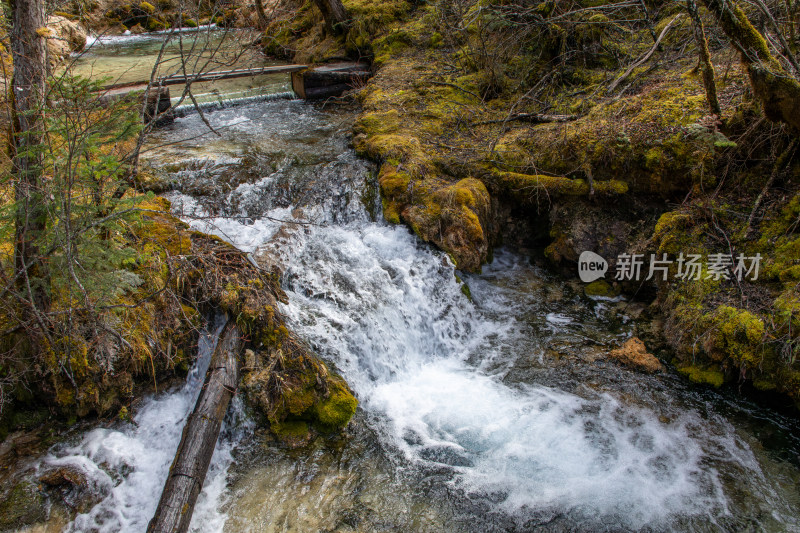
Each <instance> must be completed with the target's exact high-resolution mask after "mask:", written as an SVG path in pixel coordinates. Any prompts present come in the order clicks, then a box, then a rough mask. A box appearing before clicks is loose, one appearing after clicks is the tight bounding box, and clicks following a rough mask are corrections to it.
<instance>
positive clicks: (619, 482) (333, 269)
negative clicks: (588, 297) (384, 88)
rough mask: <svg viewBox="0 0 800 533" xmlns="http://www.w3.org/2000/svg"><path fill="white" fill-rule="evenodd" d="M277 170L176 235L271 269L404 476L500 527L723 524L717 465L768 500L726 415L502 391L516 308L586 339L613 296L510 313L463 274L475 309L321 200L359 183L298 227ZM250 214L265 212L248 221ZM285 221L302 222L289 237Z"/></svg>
mask: <svg viewBox="0 0 800 533" xmlns="http://www.w3.org/2000/svg"><path fill="white" fill-rule="evenodd" d="M238 112H239V113H247V111H246V110H240V111H238ZM309 113H310V114H311V115H313V112H310V111H309ZM233 118H235V114H234V115H226V116H224V117H219V119H218V120H219V121H220V122H222V121H224V120H232V119H233ZM262 118H263V117H255V120H252V121H248V122H246V127H247V128H248V131H247V132H246V133H245V137H246V136H248V135H254V133H252V131H253V129H257V128H259V127H260V126H261V127H264V123H263V122H261V120H262ZM306 118H307V116H304V115H301V116H300V117H298V120H300V121H304V120H306ZM243 124H245V123H243ZM267 127H271V126H269V125H268V124H267ZM245 142H246V141H245ZM324 168H325V169H328V167H324ZM328 170H329V169H328ZM328 170H324V172H328ZM334 170H335V169H334ZM281 172H282V171H277V172H275V174H271V175H266V176H264V177H262V179H261V180H260V181H258V182H254V183H252V184H244V185H241V186H239V187H238V188H237V189H236V190H235V191H234V192H233V193H231V194H230V195H228V198H227V205H229V206H231V207H232V209H233V210H232V212H236V209H237V208H235V207H233V206H234V205H238V206H239V208H240V209H241V210H240V211H239V214H240V215H242V216H241V217H239V218H224V217H212V218H205V217H204V218H200V219H189V222H190V224H192V225H193V226H194V227H196V228H198V229H201V230H204V231H211V232H212V233H216V234H217V235H220V236H222V237H224V238H226V239H228V240H230V241H231V242H233V243H234V244H235V245H237V246H238V247H240V248H242V249H244V250H246V251H250V252H254V253H256V255H258V252H259V251H261V250H266V251H267V252H268V253H269V255H270V256H271V257H273V258H279V260H280V266H281V267H282V269H283V277H282V282H283V286H284V288H285V290H286V291H287V293H288V294H289V302H290V303H289V305H288V306H286V307H285V308H284V312H285V313H286V314H287V316H288V317H289V319H290V322H291V325H292V327H293V329H294V330H295V331H297V332H298V333H300V334H301V335H302V336H304V337H305V338H306V339H308V340H309V341H310V342H311V343H312V345H313V346H314V348H315V349H316V350H317V351H319V352H320V353H321V354H323V355H325V356H327V357H328V358H330V359H331V360H333V361H334V362H335V363H336V365H337V366H338V368H339V370H340V371H341V372H342V373H343V374H344V375H345V377H346V378H347V380H348V382H349V383H350V384H351V385H352V387H353V388H354V390H355V391H356V393H357V395H358V397H359V400H360V402H361V406H362V408H363V409H365V410H366V412H367V413H368V419H369V420H370V421H371V424H372V425H373V426H374V427H375V428H377V430H378V434H379V435H380V438H381V440H382V441H383V443H384V445H385V446H386V448H387V450H388V451H389V453H390V454H392V453H393V454H396V456H397V457H398V465H399V466H400V467H401V468H406V467H408V466H409V465H411V467H412V468H417V469H421V470H422V471H424V470H425V469H429V468H430V469H434V471H438V472H440V471H441V469H442V468H444V469H446V471H447V472H449V475H448V476H447V479H448V481H447V483H448V484H449V486H450V487H451V488H452V490H454V491H456V493H463V494H465V495H467V496H468V497H470V498H479V499H480V498H488V499H489V500H490V501H492V502H494V503H493V505H495V507H496V508H497V509H502V510H504V512H507V513H510V514H512V515H520V516H523V517H524V516H530V515H541V514H542V513H545V514H547V513H550V514H552V515H561V516H564V515H566V516H569V517H570V519H571V520H574V521H575V523H578V522H579V523H583V524H586V523H589V524H596V525H598V527H599V526H600V525H601V524H602V525H608V524H611V525H616V526H619V525H624V526H626V527H631V528H639V527H643V526H646V525H653V526H656V527H671V526H667V524H670V525H674V524H675V523H677V522H675V521H676V520H678V521H681V520H682V521H683V522H680V523H682V524H684V526H682V527H686V526H685V524H686V523H687V520H688V521H689V522H691V520H693V519H694V518H698V517H699V520H700V523H703V524H708V523H715V521H716V520H717V519H718V518H719V517H724V516H726V515H728V514H729V506H730V501H729V497H728V495H727V493H726V489H725V486H724V483H723V479H722V477H723V476H722V475H721V474H720V469H721V468H723V467H724V468H727V469H731V468H733V469H738V470H737V472H738V473H739V474H740V475H742V476H744V477H746V478H748V479H749V480H751V481H752V483H751V485H749V486H748V489H747V490H748V491H750V492H751V493H752V494H756V495H757V496H756V497H757V498H760V499H761V501H777V500H778V499H780V498H779V497H778V496H777V495H776V493H775V492H774V491H773V490H772V488H771V487H770V483H768V482H766V481H765V479H764V476H763V474H762V473H761V470H760V466H759V462H758V460H756V458H755V457H754V455H753V453H752V451H751V450H750V448H749V446H748V445H747V443H746V442H745V441H744V440H742V439H741V438H740V437H739V436H737V434H736V431H735V430H734V429H733V427H732V426H731V425H730V424H729V423H727V422H726V421H725V420H724V419H719V418H715V419H713V420H709V419H708V414H705V415H703V416H701V414H700V413H698V412H696V411H694V410H692V409H684V408H679V409H675V410H673V411H674V412H671V416H670V417H660V416H659V413H657V412H655V411H654V410H652V409H649V408H648V407H646V406H644V405H636V404H634V403H633V402H631V401H629V400H625V399H624V398H623V396H622V395H619V394H616V393H614V392H613V391H611V392H610V391H608V390H594V389H591V388H589V387H582V388H581V389H580V390H579V391H570V392H567V391H565V390H560V389H559V388H557V387H553V386H545V385H542V384H537V383H535V382H533V383H531V382H526V383H513V382H508V381H507V380H506V379H505V374H506V371H507V370H508V365H505V366H504V365H492V364H489V362H496V361H502V360H503V359H504V358H509V357H510V359H511V362H510V363H509V364H513V362H514V361H516V360H521V359H524V358H525V357H528V356H533V357H535V358H537V359H538V360H540V361H542V355H541V350H540V349H539V348H536V349H537V350H539V351H538V353H535V354H526V353H519V350H520V346H523V347H525V346H528V345H526V344H525V343H524V342H521V338H520V337H521V336H522V335H525V334H526V333H525V332H526V331H527V330H525V329H524V328H523V327H522V325H521V323H520V318H519V317H520V316H521V315H522V314H524V313H525V312H528V313H530V312H532V311H531V310H532V309H533V312H541V314H542V315H543V318H544V320H543V322H544V323H543V329H542V330H541V331H543V332H544V334H546V335H552V336H557V335H562V336H564V335H574V336H576V337H577V338H583V337H582V335H584V333H583V332H582V331H581V327H582V322H583V321H584V320H585V319H586V317H587V313H588V316H591V317H592V318H594V319H596V320H601V319H604V317H605V316H606V314H608V313H609V312H610V309H611V306H612V304H614V303H616V302H619V299H618V298H617V299H609V300H607V301H606V300H604V301H602V302H597V301H595V302H594V307H593V308H592V309H590V310H588V311H587V309H586V305H587V304H582V303H577V304H574V303H572V304H569V303H564V304H557V305H555V306H554V307H555V308H554V309H552V310H546V309H544V308H543V307H540V308H537V307H536V305H539V304H538V303H536V302H534V303H527V304H526V303H524V302H521V301H520V298H524V297H525V294H526V293H525V292H524V291H522V292H517V293H515V292H513V291H506V290H501V289H500V288H497V287H494V288H493V287H491V286H489V285H487V284H486V281H485V279H484V278H475V279H474V281H475V284H474V285H473V287H472V289H473V295H474V296H475V297H476V299H477V300H481V299H482V300H484V302H483V306H476V305H474V304H473V303H471V302H470V301H469V300H468V299H467V298H465V297H464V296H463V295H462V293H461V286H460V284H459V282H458V281H457V280H456V277H455V276H454V271H453V266H452V264H451V263H450V261H449V260H448V259H447V257H446V256H445V255H444V254H442V253H440V252H436V251H434V250H432V249H431V248H430V247H429V246H427V245H424V244H422V243H420V241H419V240H418V239H417V238H416V237H415V236H414V235H413V234H411V233H410V232H409V231H408V230H407V229H405V228H403V227H396V226H393V227H390V226H387V225H385V224H383V223H375V222H370V221H369V217H367V216H366V214H365V213H364V210H363V207H361V206H360V195H359V194H355V196H354V197H352V198H350V199H349V201H346V202H339V203H335V202H334V203H331V202H328V201H327V199H326V198H327V197H326V196H325V194H324V193H326V192H327V193H329V194H328V196H330V195H333V194H334V193H335V191H337V190H339V189H341V188H348V187H349V188H350V189H352V190H353V191H361V190H363V189H364V188H365V185H366V181H367V179H368V178H367V175H366V173H365V172H362V173H361V174H360V175H359V174H358V173H355V174H346V173H343V172H342V171H338V173H337V172H336V171H333V172H330V173H329V174H330V175H323V177H322V178H321V179H319V180H318V181H317V182H315V183H314V187H315V188H318V189H320V190H322V191H323V195H322V198H323V199H322V200H320V202H319V203H318V204H312V205H305V206H304V209H302V210H301V212H299V213H298V210H296V209H294V208H293V207H294V206H288V207H286V206H283V207H280V208H276V207H274V206H270V204H269V203H267V204H264V203H263V197H265V196H269V195H270V194H272V193H273V191H274V187H275V185H276V183H278V182H279V181H280V179H281ZM324 172H323V174H324ZM171 198H172V200H173V201H174V202H175V204H176V205H183V210H182V212H183V213H187V211H186V208H187V207H188V210H189V212H192V211H194V213H195V214H198V213H201V212H202V209H200V208H199V207H198V205H197V204H196V203H193V200H192V199H190V198H188V197H186V196H184V195H179V194H177V193H176V194H173V196H172V197H171ZM234 200H235V201H234ZM246 205H267V206H268V207H267V208H266V209H265V211H262V213H263V215H262V216H253V209H250V208H244V207H241V206H246ZM198 209H199V211H198ZM244 215H248V216H244ZM293 217H299V218H298V219H296V220H300V221H303V223H304V224H306V223H309V222H310V224H307V225H302V226H297V225H294V224H291V223H289V224H286V223H285V222H286V221H292V220H293ZM277 235H280V236H281V237H280V239H277V240H276V236H277ZM500 255H502V254H500ZM503 261H505V262H503ZM498 264H499V265H500V266H498V267H497V268H498V269H502V270H503V271H504V272H505V275H506V276H507V277H508V278H509V279H513V278H514V276H517V277H524V276H530V273H529V272H528V270H525V269H526V268H527V267H525V266H524V265H523V264H522V263H521V262H520V261H518V260H516V259H515V260H511V261H509V260H507V257H505V258H504V257H501V258H500V259H499V261H498ZM487 271H488V272H491V271H492V268H491V267H489V268H487ZM570 305H572V307H570ZM575 305H578V306H579V307H580V311H575V310H574V309H575ZM526 306H527V307H528V308H526ZM537 310H538V311H537ZM625 321H626V320H625V318H624V317H623V319H622V322H623V323H624V322H625ZM609 336H610V337H611V338H612V339H613V338H614V335H613V334H609ZM623 338H624V335H623ZM587 340H588V339H587ZM523 349H527V348H523ZM509 352H510V355H509ZM641 393H642V396H643V397H644V396H647V394H646V393H645V391H644V390H642V391H641ZM759 491H761V492H759ZM787 507H788V508H791V504H788V505H784V506H783V507H782V509H783V511H781V512H783V513H784V514H783V516H784V518H785V516H786V513H785V510H786V508H787Z"/></svg>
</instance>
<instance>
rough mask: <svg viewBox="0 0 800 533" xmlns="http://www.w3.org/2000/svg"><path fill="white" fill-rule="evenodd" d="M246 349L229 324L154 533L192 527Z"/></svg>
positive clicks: (163, 495) (174, 466) (191, 419)
mask: <svg viewBox="0 0 800 533" xmlns="http://www.w3.org/2000/svg"><path fill="white" fill-rule="evenodd" d="M242 347H243V341H242V336H241V333H240V331H239V328H238V327H237V326H236V323H235V322H228V324H227V325H226V326H225V329H224V330H223V332H222V334H221V335H220V338H219V342H218V343H217V347H216V349H215V350H214V354H213V356H212V357H211V364H210V365H209V368H208V372H206V379H205V382H204V383H203V389H202V391H201V392H200V397H199V398H197V403H196V404H195V407H194V411H193V412H192V414H191V415H189V419H188V420H187V422H186V426H184V428H183V435H182V436H181V442H180V444H179V445H178V451H177V452H176V453H175V460H174V461H173V462H172V466H171V467H170V469H169V475H168V477H167V482H166V484H165V485H164V490H163V492H162V493H161V500H160V501H159V502H158V507H157V508H156V513H155V515H154V516H153V519H152V520H151V521H150V524H149V525H148V527H147V531H148V532H149V533H175V532H178V533H183V532H185V531H186V530H187V529H188V528H189V523H190V522H191V520H192V513H193V511H194V505H195V503H196V502H197V497H198V495H199V494H200V490H201V489H202V488H203V482H204V481H205V477H206V472H207V471H208V465H209V464H210V463H211V455H212V454H213V453H214V447H215V446H216V443H217V438H218V437H219V430H220V427H221V426H222V419H223V418H224V417H225V413H226V412H227V410H228V404H229V403H230V400H231V398H232V397H233V395H234V393H235V392H236V388H237V386H238V384H239V352H241V350H242Z"/></svg>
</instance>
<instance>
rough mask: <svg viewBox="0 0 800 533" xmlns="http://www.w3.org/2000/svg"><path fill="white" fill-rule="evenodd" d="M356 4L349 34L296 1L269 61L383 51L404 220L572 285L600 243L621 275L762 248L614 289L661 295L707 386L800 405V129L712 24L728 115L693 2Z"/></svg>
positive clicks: (274, 31)
mask: <svg viewBox="0 0 800 533" xmlns="http://www.w3.org/2000/svg"><path fill="white" fill-rule="evenodd" d="M343 4H344V6H345V8H346V9H347V10H348V13H349V16H350V18H351V22H350V24H349V25H348V26H347V28H345V29H344V31H342V32H341V33H339V34H337V35H333V34H330V33H329V32H327V31H326V29H325V25H324V23H323V20H322V15H321V13H320V12H319V11H318V10H317V9H316V8H315V6H314V4H313V3H312V2H310V1H308V2H298V1H288V0H287V1H285V2H280V3H279V4H278V6H279V7H278V8H277V11H276V17H275V19H274V20H273V21H272V22H271V23H270V25H269V27H268V28H267V30H266V32H265V43H266V51H267V52H268V53H271V54H274V55H278V56H281V57H287V58H293V59H294V60H296V61H310V62H313V61H324V60H327V59H332V58H338V57H343V56H348V57H351V58H356V57H359V58H364V57H367V58H369V59H371V61H372V64H373V69H374V72H375V76H374V77H373V78H372V79H371V81H370V82H369V83H368V84H367V86H365V87H363V88H360V89H359V90H357V91H355V92H354V94H355V97H356V98H357V99H358V100H359V102H360V103H361V105H362V107H363V113H362V115H361V117H360V118H359V120H358V121H357V123H356V125H355V133H356V137H355V139H354V145H355V148H356V150H357V151H358V152H359V153H361V154H364V155H365V156H368V157H370V158H372V159H374V160H376V161H378V162H380V163H381V168H380V172H379V183H380V193H381V198H382V201H383V207H384V216H385V217H386V219H387V220H388V221H389V222H392V223H405V224H407V225H408V226H409V227H410V228H411V229H413V231H415V232H416V233H417V234H418V235H419V236H420V237H421V238H422V239H424V240H425V241H428V242H431V243H433V244H435V245H437V246H439V247H440V248H442V249H443V250H445V251H446V252H448V253H449V255H450V257H451V258H452V260H453V262H454V263H455V265H456V266H457V268H460V269H463V270H469V271H478V270H480V268H481V265H482V264H484V263H485V262H487V261H490V260H491V256H492V249H493V248H494V247H497V246H500V245H514V246H519V247H522V248H525V249H539V250H542V251H543V253H544V256H545V258H546V261H547V262H549V264H550V265H551V267H553V268H555V269H557V270H559V271H561V272H563V273H566V274H568V275H570V276H574V275H575V274H576V273H577V259H578V256H579V255H580V253H581V252H582V251H585V250H589V251H594V252H596V253H599V254H600V255H602V256H604V257H605V258H607V259H609V260H610V265H609V275H607V279H609V278H611V277H613V275H614V273H615V270H616V267H617V264H616V263H617V262H616V258H617V257H618V256H619V254H621V253H628V254H633V253H640V254H643V255H644V257H646V258H649V256H650V254H656V255H657V257H659V258H661V257H662V254H665V253H666V254H667V257H668V258H670V259H673V260H675V259H677V258H678V256H679V254H681V253H683V254H702V255H703V256H704V257H707V256H708V255H709V254H714V253H724V254H729V255H731V256H732V257H733V258H734V260H735V258H737V257H738V256H739V255H740V254H742V255H743V256H747V257H752V256H755V255H756V254H761V257H762V258H763V264H762V265H761V271H760V275H759V277H758V278H757V279H756V280H753V279H752V275H751V276H750V277H749V278H748V279H743V280H741V281H740V280H738V279H736V276H733V275H729V276H728V277H727V279H726V278H725V277H723V278H721V279H719V280H715V279H713V278H712V277H709V276H707V275H708V272H707V271H703V272H702V275H701V277H700V278H701V279H698V280H694V279H691V280H681V279H678V278H677V277H676V274H677V272H676V271H675V267H674V266H673V270H672V271H671V272H670V276H669V277H668V279H667V280H666V281H663V280H656V279H654V278H653V279H651V280H649V281H645V280H642V281H640V282H633V281H626V282H615V283H614V287H612V288H611V291H612V292H613V293H617V292H619V291H624V292H626V293H628V294H631V295H635V297H637V298H640V299H644V300H646V301H647V302H649V303H652V305H651V307H650V312H649V313H648V314H649V315H650V316H653V317H655V318H656V320H655V321H654V324H656V325H657V326H658V327H656V330H657V331H656V332H655V336H654V337H653V338H654V339H661V342H663V341H666V343H667V344H668V346H669V347H670V353H671V354H672V355H671V356H669V357H670V358H671V359H672V362H673V363H674V366H675V367H676V368H677V369H679V370H680V371H681V372H683V373H684V374H685V375H686V376H688V378H689V379H692V380H693V381H697V382H701V383H706V384H711V385H713V386H721V385H723V384H725V383H732V384H736V383H748V384H751V385H753V386H755V387H756V388H758V389H761V390H766V391H772V392H776V393H778V394H779V395H780V396H781V397H782V398H788V399H789V400H788V403H789V404H792V403H794V404H795V405H796V406H800V373H799V372H800V366H798V365H800V363H798V361H797V359H798V357H797V356H798V353H800V342H799V341H798V331H800V329H798V313H800V308H798V301H800V300H798V282H800V276H798V271H800V263H799V262H800V249H798V246H800V234H798V230H799V229H800V228H799V227H798V226H800V224H798V220H799V218H798V217H799V216H800V213H798V207H797V206H798V205H799V204H798V202H800V196H798V190H799V187H798V185H799V183H798V181H799V180H800V164H798V159H797V157H796V154H795V152H796V146H797V145H796V138H797V133H796V132H795V131H793V130H791V128H790V127H789V126H786V125H785V124H781V123H778V122H772V121H770V120H769V119H767V118H766V117H765V116H764V112H763V110H762V108H761V100H760V99H759V98H760V96H759V94H757V93H754V92H753V90H752V88H751V81H750V77H749V74H748V70H747V67H746V66H742V65H741V64H740V55H739V52H738V51H737V49H735V48H734V47H733V46H731V45H730V44H729V42H728V39H727V37H726V35H725V34H724V33H723V31H722V29H720V28H719V27H718V26H717V25H716V23H715V19H714V18H713V17H712V16H711V14H710V13H709V12H707V11H705V9H701V10H700V15H701V18H702V20H703V21H704V22H705V24H704V26H705V31H706V33H707V35H708V39H709V42H711V43H712V46H711V58H712V62H713V67H714V71H715V72H716V77H715V78H714V81H715V85H716V92H717V96H718V100H719V103H720V106H721V114H720V115H716V114H713V113H712V111H711V109H710V107H709V103H708V102H709V100H708V96H707V93H706V85H705V84H704V78H703V75H702V72H703V70H702V68H700V67H698V59H697V58H698V52H697V50H696V46H695V42H694V40H693V27H692V22H691V19H690V17H688V16H687V14H686V13H685V12H684V6H683V5H679V4H674V3H668V2H658V1H655V2H647V3H646V8H647V10H646V16H645V17H644V18H642V17H641V15H642V12H641V7H640V6H637V7H635V8H634V7H631V8H630V11H625V9H626V8H619V9H620V10H621V11H617V12H615V15H613V16H611V15H608V14H607V13H605V12H604V10H603V9H602V7H603V6H605V5H606V3H605V2H601V3H600V4H598V3H597V2H585V3H581V4H580V6H582V9H578V10H576V11H575V10H570V9H567V8H568V7H569V6H566V5H561V4H559V3H553V2H550V3H544V4H541V5H539V6H532V7H531V9H530V10H529V12H528V11H526V12H525V14H519V13H516V12H515V11H514V10H513V9H511V8H510V7H508V6H505V4H504V3H502V2H466V3H458V4H453V3H448V2H406V1H385V2H384V1H378V0H344V2H343ZM573 7H574V6H573ZM634 14H635V15H636V16H634ZM515 17H516V18H515ZM634 19H636V20H638V22H631V21H632V20H634ZM657 36H661V38H660V39H656V37H657ZM654 40H658V46H655V44H654ZM773 115H774V114H773ZM771 116H772V115H771ZM772 118H774V116H772ZM767 185H768V186H767ZM765 186H766V187H765ZM757 199H758V200H757ZM646 274H647V273H645V275H644V276H642V278H644V277H646ZM751 274H752V273H751ZM609 281H613V280H611V279H609ZM592 290H593V289H592ZM659 325H663V327H660V326H659ZM654 342H655V343H658V342H660V341H658V340H654ZM784 403H787V401H784Z"/></svg>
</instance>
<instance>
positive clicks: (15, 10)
mask: <svg viewBox="0 0 800 533" xmlns="http://www.w3.org/2000/svg"><path fill="white" fill-rule="evenodd" d="M10 9H11V54H12V58H13V61H14V74H13V80H12V84H11V86H12V89H11V93H12V94H11V98H12V100H13V117H12V137H13V138H12V139H11V142H10V143H9V144H10V146H11V151H12V154H11V155H12V164H13V173H14V178H15V182H14V194H15V198H16V201H17V213H16V236H15V237H16V239H15V247H14V257H15V263H16V268H17V274H18V278H17V279H18V280H19V282H20V284H21V288H22V290H23V293H24V294H27V297H28V298H29V299H30V302H31V304H32V305H33V306H35V307H36V308H37V309H38V310H40V311H47V309H48V308H49V306H50V290H49V276H48V272H47V267H46V265H45V264H44V263H43V262H41V260H40V258H39V249H38V243H37V241H38V239H39V237H40V236H41V235H42V233H44V230H45V227H46V223H47V209H46V207H45V202H44V201H43V194H42V161H43V146H42V135H43V131H44V128H45V125H44V120H43V114H44V96H45V79H46V76H47V46H46V43H45V38H44V36H43V35H42V34H40V33H39V32H40V31H43V28H44V27H45V13H44V2H43V1H42V0H16V1H14V2H12V3H11V6H10Z"/></svg>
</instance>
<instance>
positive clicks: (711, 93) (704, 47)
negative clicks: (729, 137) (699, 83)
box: [686, 0, 722, 116]
mask: <svg viewBox="0 0 800 533" xmlns="http://www.w3.org/2000/svg"><path fill="white" fill-rule="evenodd" d="M686 9H687V10H688V11H689V17H690V18H691V19H692V30H693V32H694V40H695V43H697V50H698V52H699V54H700V65H701V67H700V68H701V69H702V71H703V72H702V74H703V85H704V86H705V88H706V100H707V101H708V107H710V108H711V112H712V113H714V114H715V115H717V116H720V115H721V114H722V111H721V110H720V107H719V100H718V99H717V83H716V82H715V81H714V65H713V63H711V52H709V50H708V40H707V39H706V32H705V29H704V28H703V19H701V18H700V14H699V13H698V12H697V4H695V3H694V0H686Z"/></svg>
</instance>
